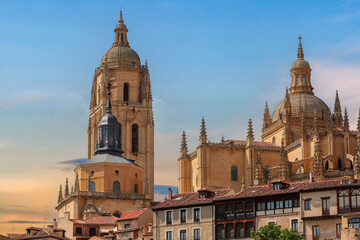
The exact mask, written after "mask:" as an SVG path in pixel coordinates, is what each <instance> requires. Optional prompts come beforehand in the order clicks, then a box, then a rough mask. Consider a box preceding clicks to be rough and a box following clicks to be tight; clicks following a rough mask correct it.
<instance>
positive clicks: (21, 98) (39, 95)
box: [0, 90, 51, 111]
mask: <svg viewBox="0 0 360 240" xmlns="http://www.w3.org/2000/svg"><path fill="white" fill-rule="evenodd" d="M49 96H51V95H50V94H49V93H47V92H44V91H40V90H28V91H22V92H18V93H16V94H14V95H12V96H10V97H8V98H6V99H5V100H2V101H0V111H2V110H5V109H9V108H12V107H14V106H17V105H19V104H26V103H32V102H36V101H39V100H43V99H45V98H47V97H49Z"/></svg>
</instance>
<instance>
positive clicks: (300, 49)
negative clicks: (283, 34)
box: [297, 36, 304, 59]
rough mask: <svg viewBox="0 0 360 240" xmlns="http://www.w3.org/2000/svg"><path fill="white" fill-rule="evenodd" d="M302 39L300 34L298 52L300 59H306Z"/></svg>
mask: <svg viewBox="0 0 360 240" xmlns="http://www.w3.org/2000/svg"><path fill="white" fill-rule="evenodd" d="M301 39H302V37H301V36H299V47H298V52H297V57H298V59H304V51H303V48H302V44H301Z"/></svg>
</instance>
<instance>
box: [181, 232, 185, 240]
mask: <svg viewBox="0 0 360 240" xmlns="http://www.w3.org/2000/svg"><path fill="white" fill-rule="evenodd" d="M180 240H186V230H180Z"/></svg>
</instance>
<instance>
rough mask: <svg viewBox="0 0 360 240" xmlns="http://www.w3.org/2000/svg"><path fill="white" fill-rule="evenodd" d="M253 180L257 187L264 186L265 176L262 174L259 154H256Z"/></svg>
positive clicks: (262, 169)
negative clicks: (256, 182) (255, 181)
mask: <svg viewBox="0 0 360 240" xmlns="http://www.w3.org/2000/svg"><path fill="white" fill-rule="evenodd" d="M255 179H256V180H258V184H259V185H264V184H265V174H264V168H263V166H262V162H261V155H260V153H257V154H256V162H255Z"/></svg>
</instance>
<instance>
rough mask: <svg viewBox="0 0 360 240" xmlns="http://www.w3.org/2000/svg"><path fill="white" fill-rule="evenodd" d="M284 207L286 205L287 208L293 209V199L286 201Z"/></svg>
mask: <svg viewBox="0 0 360 240" xmlns="http://www.w3.org/2000/svg"><path fill="white" fill-rule="evenodd" d="M284 205H285V208H291V207H292V199H285V201H284Z"/></svg>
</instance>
